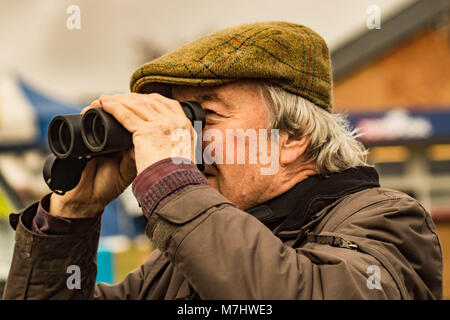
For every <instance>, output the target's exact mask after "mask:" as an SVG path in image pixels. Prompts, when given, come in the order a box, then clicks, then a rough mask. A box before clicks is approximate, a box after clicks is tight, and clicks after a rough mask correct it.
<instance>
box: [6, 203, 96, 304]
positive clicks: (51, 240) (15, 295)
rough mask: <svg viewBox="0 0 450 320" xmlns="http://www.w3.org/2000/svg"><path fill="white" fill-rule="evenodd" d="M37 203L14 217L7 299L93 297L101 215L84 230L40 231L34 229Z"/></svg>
mask: <svg viewBox="0 0 450 320" xmlns="http://www.w3.org/2000/svg"><path fill="white" fill-rule="evenodd" d="M37 207H38V203H35V204H34V205H32V206H30V207H28V208H27V209H25V210H23V211H22V212H21V213H20V214H13V215H12V216H11V218H10V220H11V223H12V224H13V227H14V228H15V229H16V234H15V246H14V253H13V259H12V263H11V268H10V271H9V275H8V279H7V282H6V286H5V290H4V294H3V299H89V298H91V297H92V295H93V291H94V286H95V279H96V274H97V264H96V255H97V246H98V240H99V235H100V219H99V220H98V223H96V224H94V225H93V226H92V228H90V230H89V231H87V232H85V233H81V234H72V235H46V234H38V233H35V232H32V231H31V224H32V221H33V218H34V216H35V214H36V211H37Z"/></svg>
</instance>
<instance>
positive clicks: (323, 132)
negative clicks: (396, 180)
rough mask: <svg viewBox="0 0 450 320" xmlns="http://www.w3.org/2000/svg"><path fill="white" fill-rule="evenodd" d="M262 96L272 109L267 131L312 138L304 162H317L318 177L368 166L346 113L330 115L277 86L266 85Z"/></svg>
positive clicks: (366, 154)
mask: <svg viewBox="0 0 450 320" xmlns="http://www.w3.org/2000/svg"><path fill="white" fill-rule="evenodd" d="M260 88H261V94H262V96H263V98H264V100H265V102H266V105H267V107H268V109H269V114H270V116H269V123H268V128H271V129H279V130H280V132H286V133H288V134H289V135H290V136H291V137H294V138H297V139H301V138H302V137H305V136H308V135H309V136H310V141H309V145H308V147H307V149H306V151H305V153H304V155H303V160H304V163H313V162H314V163H315V165H316V169H317V171H318V173H319V174H322V175H327V174H329V173H333V172H339V171H343V170H346V169H349V168H354V167H357V166H370V165H369V164H368V163H367V156H368V150H367V149H366V148H365V147H364V145H363V144H362V143H361V142H359V141H358V140H357V138H358V137H359V134H358V131H357V130H351V129H350V125H349V122H348V120H347V118H346V117H345V116H344V115H343V114H338V113H330V112H328V111H326V110H324V109H323V108H320V107H318V106H316V105H315V104H314V103H312V102H310V101H309V100H307V99H305V98H303V97H301V96H298V95H296V94H292V93H290V92H288V91H286V90H284V89H283V88H281V87H278V86H276V85H272V84H268V83H263V84H262V85H261V87H260Z"/></svg>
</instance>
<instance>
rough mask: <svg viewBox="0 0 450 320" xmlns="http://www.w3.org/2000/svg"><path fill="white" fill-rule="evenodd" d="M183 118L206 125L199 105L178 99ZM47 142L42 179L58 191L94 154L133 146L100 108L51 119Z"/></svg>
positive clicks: (61, 191) (75, 178)
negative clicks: (48, 151) (48, 152)
mask: <svg viewBox="0 0 450 320" xmlns="http://www.w3.org/2000/svg"><path fill="white" fill-rule="evenodd" d="M180 104H181V107H182V109H183V111H184V113H185V115H186V117H187V118H188V119H189V120H190V121H191V123H192V125H193V124H194V121H201V122H202V128H203V127H204V125H205V114H204V112H203V109H202V107H201V106H200V104H198V103H196V102H192V101H184V102H180ZM48 144H49V147H50V150H51V152H52V154H51V155H50V156H49V157H48V159H47V160H46V162H45V164H44V170H43V174H44V180H45V182H46V183H47V185H48V186H49V188H50V189H51V190H52V191H54V192H55V193H58V194H64V193H65V192H67V191H69V190H72V189H73V188H75V187H76V186H77V184H78V182H79V181H80V178H81V173H82V172H83V169H84V167H85V166H86V164H87V162H88V161H89V160H90V159H92V158H93V157H96V156H108V155H114V154H116V153H117V152H121V151H126V150H128V149H130V148H131V147H132V146H133V140H132V135H131V133H130V132H128V131H127V130H126V129H125V128H124V127H123V126H122V125H121V124H120V123H119V122H118V121H117V120H116V119H115V118H114V117H113V116H111V115H110V114H108V113H107V112H105V111H104V110H103V109H102V108H92V109H89V110H88V111H86V112H85V113H84V114H83V115H81V114H67V115H59V116H56V117H55V118H53V119H52V121H50V124H49V127H48Z"/></svg>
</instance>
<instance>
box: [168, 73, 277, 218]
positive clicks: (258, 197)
mask: <svg viewBox="0 0 450 320" xmlns="http://www.w3.org/2000/svg"><path fill="white" fill-rule="evenodd" d="M172 98H173V99H176V100H178V101H188V100H189V101H196V102H198V103H200V104H201V105H202V107H203V109H204V111H205V114H206V126H205V128H204V130H203V134H205V132H207V131H208V130H211V129H216V130H218V131H219V132H220V133H221V136H222V137H223V143H221V144H222V148H221V149H222V151H223V161H222V162H221V163H214V164H212V165H208V164H206V165H205V172H204V173H205V174H206V177H207V179H208V182H209V184H210V185H211V186H212V187H213V188H215V189H217V190H218V191H219V192H220V193H221V194H223V195H224V196H225V197H226V198H227V199H229V200H230V201H231V202H233V203H234V204H236V205H237V206H238V207H239V208H240V209H242V210H245V209H248V208H251V207H253V206H255V205H257V204H259V203H263V202H265V201H267V200H269V199H270V198H271V197H272V195H273V193H274V192H276V188H277V186H276V185H274V183H273V182H274V175H261V171H260V169H261V168H262V167H263V168H267V167H268V165H261V164H260V163H259V162H260V161H259V160H260V157H259V156H258V157H257V163H256V164H250V163H249V162H250V161H249V152H250V150H249V139H248V138H246V139H245V150H242V148H238V143H237V139H235V140H234V148H233V150H234V161H232V162H233V163H227V162H226V160H225V159H226V144H228V143H230V141H227V139H226V136H227V134H226V129H233V130H237V129H242V130H243V131H244V132H245V131H246V130H247V129H253V130H255V132H256V133H257V136H258V135H259V129H266V128H267V123H268V117H269V113H268V110H267V107H266V106H265V104H264V101H263V98H262V97H261V95H260V93H259V85H258V84H257V83H256V82H251V81H237V82H233V83H231V84H226V85H223V86H216V87H181V86H180V87H174V88H173V89H172ZM210 132H213V131H210ZM268 137H270V132H268ZM267 140H268V139H266V141H267ZM213 142H214V139H212V141H206V142H205V141H203V145H202V149H203V150H205V148H206V147H207V146H208V145H209V144H211V143H213ZM215 144H217V142H216V143H215ZM210 147H211V146H210ZM267 148H268V150H269V151H270V143H269V142H268V143H267ZM210 149H211V148H210ZM242 152H245V163H244V164H237V155H238V153H241V155H242ZM216 154H217V153H212V155H213V156H214V155H216ZM277 161H278V159H277Z"/></svg>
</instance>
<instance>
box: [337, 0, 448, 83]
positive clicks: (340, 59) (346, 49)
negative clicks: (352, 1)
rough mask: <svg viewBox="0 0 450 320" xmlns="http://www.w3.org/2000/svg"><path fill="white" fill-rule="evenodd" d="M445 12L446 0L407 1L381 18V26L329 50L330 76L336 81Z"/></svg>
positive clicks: (407, 37)
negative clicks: (408, 2)
mask: <svg viewBox="0 0 450 320" xmlns="http://www.w3.org/2000/svg"><path fill="white" fill-rule="evenodd" d="M449 12H450V1H448V0H433V1H430V0H419V1H416V2H413V3H411V4H410V5H409V6H407V7H406V8H404V9H403V10H401V11H399V12H397V13H395V14H394V15H393V16H391V17H390V18H388V19H386V20H383V22H382V28H381V29H374V30H367V31H366V32H364V33H362V34H360V35H358V36H356V37H354V38H353V39H351V40H349V41H347V42H346V43H344V44H342V45H340V46H339V47H338V48H336V49H335V50H333V51H332V53H331V59H332V61H333V75H334V79H335V80H339V79H340V78H342V77H343V76H345V75H347V74H348V73H350V72H352V71H354V70H355V69H357V68H358V67H360V66H362V65H364V64H365V63H367V62H368V61H371V60H373V59H374V58H376V57H378V56H379V55H380V54H382V53H384V52H386V51H387V50H389V49H390V48H392V47H393V46H395V45H398V44H399V43H401V42H403V41H406V40H408V39H409V38H411V37H412V36H414V35H415V34H416V33H417V32H419V31H421V30H422V29H424V28H426V27H429V26H431V25H435V24H437V23H439V22H441V21H442V20H443V18H445V16H446V15H447V14H448V13H449Z"/></svg>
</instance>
